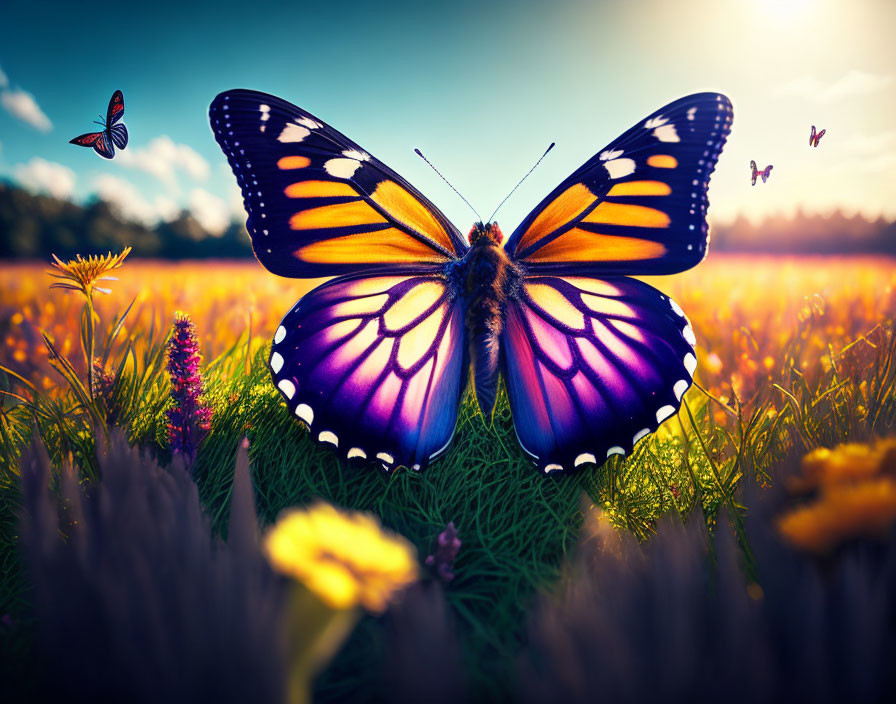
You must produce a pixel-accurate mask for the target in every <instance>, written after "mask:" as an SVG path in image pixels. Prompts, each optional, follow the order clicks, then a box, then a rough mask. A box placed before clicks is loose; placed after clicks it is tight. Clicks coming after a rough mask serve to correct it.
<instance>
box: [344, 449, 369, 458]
mask: <svg viewBox="0 0 896 704" xmlns="http://www.w3.org/2000/svg"><path fill="white" fill-rule="evenodd" d="M352 457H361V458H363V459H367V453H366V452H364V450H362V449H361V448H360V447H353V448H352V449H351V450H349V451H348V458H349V459H351V458H352Z"/></svg>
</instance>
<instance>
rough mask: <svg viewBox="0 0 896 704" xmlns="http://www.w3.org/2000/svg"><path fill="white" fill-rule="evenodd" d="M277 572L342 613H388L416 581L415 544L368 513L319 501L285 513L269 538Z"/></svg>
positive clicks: (267, 544)
mask: <svg viewBox="0 0 896 704" xmlns="http://www.w3.org/2000/svg"><path fill="white" fill-rule="evenodd" d="M264 545H265V551H266V552H267V555H268V559H269V561H270V562H271V564H272V565H273V567H274V569H276V570H277V571H278V572H281V573H283V574H285V575H288V576H290V577H293V578H294V579H297V580H299V581H300V582H302V583H303V584H305V586H307V587H308V589H310V590H311V591H312V592H314V593H315V594H316V595H317V596H318V597H319V598H320V599H321V600H322V601H324V602H325V603H327V604H328V605H330V606H331V607H333V608H336V609H348V608H351V607H353V606H356V605H358V604H361V605H362V606H364V608H366V609H367V610H369V611H374V612H381V611H383V610H384V609H385V608H386V606H387V604H388V602H389V600H390V599H391V598H392V596H393V595H394V594H395V593H396V592H397V591H399V590H400V589H402V588H403V587H405V586H407V585H409V584H411V583H412V582H414V581H416V579H417V574H418V565H417V559H416V554H415V550H414V547H413V545H411V544H410V543H409V542H408V541H407V540H405V539H404V538H402V537H401V536H399V535H396V534H394V533H389V532H387V531H385V530H383V529H382V528H381V527H380V525H379V523H378V522H377V520H376V519H375V518H374V517H373V516H370V515H368V514H364V513H358V512H353V511H339V510H337V509H336V508H334V507H333V506H331V505H330V504H326V503H323V502H319V503H316V504H314V505H313V506H311V507H309V508H308V509H304V510H301V509H293V510H290V511H286V512H284V513H283V514H282V515H281V516H280V518H279V519H278V521H277V523H276V525H274V527H273V528H271V530H270V531H269V532H268V534H267V536H266V537H265V540H264Z"/></svg>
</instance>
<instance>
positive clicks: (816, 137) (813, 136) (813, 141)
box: [809, 125, 827, 147]
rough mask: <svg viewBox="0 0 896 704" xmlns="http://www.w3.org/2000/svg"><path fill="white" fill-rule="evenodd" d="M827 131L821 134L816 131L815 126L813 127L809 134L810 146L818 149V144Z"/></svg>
mask: <svg viewBox="0 0 896 704" xmlns="http://www.w3.org/2000/svg"><path fill="white" fill-rule="evenodd" d="M825 132H827V130H822V131H821V132H816V131H815V125H812V131H811V132H810V133H809V146H810V147H817V146H818V143H819V142H820V141H821V138H822V137H824V133H825Z"/></svg>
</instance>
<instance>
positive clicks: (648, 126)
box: [644, 115, 669, 130]
mask: <svg viewBox="0 0 896 704" xmlns="http://www.w3.org/2000/svg"><path fill="white" fill-rule="evenodd" d="M668 121H669V118H667V117H663V116H662V115H659V116H657V117H654V118H651V119H650V120H647V121H646V122H645V123H644V129H645V130H652V129H653V128H654V127H662V126H663V125H665V124H666V123H667V122H668Z"/></svg>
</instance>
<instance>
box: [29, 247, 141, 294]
mask: <svg viewBox="0 0 896 704" xmlns="http://www.w3.org/2000/svg"><path fill="white" fill-rule="evenodd" d="M130 253H131V248H130V247H125V248H124V250H123V251H122V252H121V253H120V254H112V252H109V253H108V254H106V255H105V256H101V255H91V256H89V257H87V259H84V258H83V257H82V256H81V255H80V254H79V255H78V256H77V257H76V258H75V259H70V260H69V261H67V262H63V261H62V260H61V259H60V258H59V257H57V256H56V255H55V254H54V255H53V260H54V261H52V262H51V264H52V266H53V267H55V268H56V269H57V270H58V271H59V272H61V273H55V272H53V271H48V272H47V273H48V274H49V275H50V276H52V277H53V278H54V279H61V281H57V282H56V283H53V284H50V288H61V289H65V290H68V291H80V292H81V293H83V294H84V295H85V296H87V297H88V298H90V297H91V294H92V292H93V291H98V292H99V293H111V291H110V290H109V289H108V288H102V287H100V286H96V285H95V284H96V282H97V281H118V279H116V278H115V277H114V276H103V274H105V273H106V272H107V271H111V270H112V269H117V268H118V267H120V266H121V265H122V264H123V263H124V260H125V259H126V258H127V256H128V254H130Z"/></svg>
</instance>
